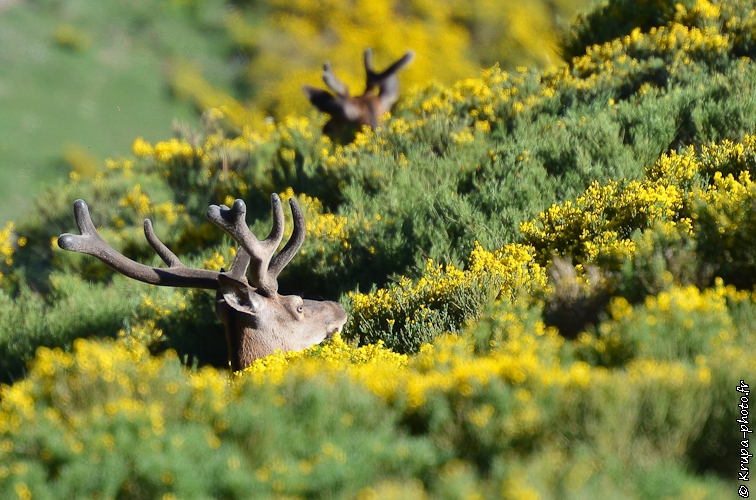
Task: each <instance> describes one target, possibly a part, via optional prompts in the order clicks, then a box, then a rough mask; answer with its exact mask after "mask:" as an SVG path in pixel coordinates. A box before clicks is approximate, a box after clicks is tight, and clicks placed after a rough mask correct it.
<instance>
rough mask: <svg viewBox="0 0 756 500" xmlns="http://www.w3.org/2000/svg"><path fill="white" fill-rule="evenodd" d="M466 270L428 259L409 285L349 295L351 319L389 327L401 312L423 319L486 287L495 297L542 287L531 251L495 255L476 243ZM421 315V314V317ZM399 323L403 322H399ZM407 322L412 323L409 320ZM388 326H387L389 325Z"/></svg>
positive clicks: (519, 248) (511, 249)
mask: <svg viewBox="0 0 756 500" xmlns="http://www.w3.org/2000/svg"><path fill="white" fill-rule="evenodd" d="M467 267H468V269H467V270H464V271H463V270H459V269H457V268H455V267H454V266H452V265H447V266H442V265H437V264H435V263H434V262H433V260H432V259H429V260H428V262H427V264H426V268H425V274H424V275H423V276H422V277H421V278H420V279H419V280H417V282H413V281H412V280H410V279H409V278H406V277H402V278H401V279H400V281H399V283H398V284H397V285H396V286H393V287H390V288H388V289H384V288H381V289H379V290H377V291H375V292H371V293H364V294H363V293H350V298H351V300H352V315H353V316H355V317H359V318H361V319H370V318H373V317H385V318H387V321H389V323H391V321H392V319H391V318H394V319H396V318H397V315H398V314H401V312H403V311H404V312H415V311H417V312H419V313H420V315H421V317H422V316H424V315H427V313H428V312H429V309H428V308H432V307H433V306H434V304H437V303H441V304H444V303H448V302H449V301H450V297H451V296H453V295H455V294H464V293H466V292H467V291H472V290H474V289H477V288H480V287H483V286H484V284H485V285H486V286H489V284H490V285H491V286H492V287H493V288H494V291H493V293H494V295H495V296H502V297H508V298H510V297H512V296H513V295H514V293H515V291H518V290H522V289H527V290H530V291H532V290H535V289H538V288H539V287H543V286H545V284H546V273H545V270H544V268H543V267H542V266H540V265H539V264H538V263H537V262H536V261H535V258H534V254H533V249H532V247H528V246H524V245H517V244H513V245H507V246H505V247H503V248H501V249H499V250H497V251H495V252H489V251H486V250H485V249H483V247H481V246H480V245H479V244H478V243H477V242H476V244H475V248H474V249H473V251H472V252H471V254H470V258H469V261H468V266H467ZM424 313H425V314H424ZM399 319H403V318H399ZM407 321H410V322H415V321H416V320H413V319H411V318H407ZM389 326H390V324H389Z"/></svg>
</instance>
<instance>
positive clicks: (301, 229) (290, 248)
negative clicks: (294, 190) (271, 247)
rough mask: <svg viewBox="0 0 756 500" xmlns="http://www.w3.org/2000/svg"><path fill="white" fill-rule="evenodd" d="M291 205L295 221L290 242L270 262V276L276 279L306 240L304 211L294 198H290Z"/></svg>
mask: <svg viewBox="0 0 756 500" xmlns="http://www.w3.org/2000/svg"><path fill="white" fill-rule="evenodd" d="M289 205H290V206H291V215H292V219H294V229H293V231H292V233H291V237H290V238H289V241H287V242H286V246H284V247H283V250H281V251H280V252H279V253H278V255H276V256H275V257H273V260H271V262H270V267H269V268H268V274H270V275H271V277H272V278H274V279H275V278H278V275H279V274H281V271H283V269H284V268H285V267H286V266H287V265H288V264H289V262H291V259H293V258H294V256H295V255H296V254H297V252H298V251H299V248H300V247H301V246H302V243H304V239H305V232H306V231H305V229H306V222H305V216H304V214H303V213H302V209H301V208H300V207H299V202H298V201H297V199H296V198H294V197H293V196H292V197H291V198H289Z"/></svg>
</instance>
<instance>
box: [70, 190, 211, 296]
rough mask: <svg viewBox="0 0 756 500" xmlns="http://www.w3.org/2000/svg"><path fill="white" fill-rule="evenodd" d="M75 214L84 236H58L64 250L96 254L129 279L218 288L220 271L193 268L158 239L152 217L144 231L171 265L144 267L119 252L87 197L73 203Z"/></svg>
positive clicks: (95, 255) (165, 260)
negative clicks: (102, 229)
mask: <svg viewBox="0 0 756 500" xmlns="http://www.w3.org/2000/svg"><path fill="white" fill-rule="evenodd" d="M74 217H75V218H76V225H77V227H78V228H79V232H80V233H81V235H76V234H70V233H64V234H61V235H60V237H59V238H58V246H59V247H60V248H62V249H64V250H70V251H72V252H79V253H85V254H88V255H91V256H93V257H97V258H98V259H100V260H101V261H102V262H104V263H105V264H107V265H109V266H110V267H112V268H113V269H114V270H116V271H117V272H119V273H121V274H123V275H124V276H127V277H129V278H132V279H135V280H137V281H141V282H143V283H149V284H152V285H160V286H174V287H189V288H206V289H210V290H217V289H218V274H219V273H218V272H215V271H208V270H205V269H190V268H188V267H186V266H185V265H184V264H182V263H181V262H180V261H179V259H178V257H177V256H176V255H175V254H174V253H173V252H171V251H170V250H168V248H167V247H166V246H165V245H164V244H163V243H162V242H161V241H160V240H159V239H158V238H157V236H156V235H155V232H154V231H153V229H152V222H150V220H149V219H147V220H145V222H144V233H145V237H146V238H147V241H148V242H149V243H150V246H152V248H153V249H154V250H155V251H156V252H157V253H158V255H160V258H161V259H163V261H164V262H165V263H166V264H168V265H169V266H170V267H168V268H158V267H150V266H145V265H144V264H140V263H139V262H136V261H133V260H131V259H129V258H128V257H126V256H124V255H122V254H120V253H118V252H117V251H116V250H115V249H113V247H111V246H110V245H108V244H107V243H106V242H105V240H103V239H102V237H101V236H100V234H99V233H98V232H97V228H95V226H94V224H93V223H92V217H91V216H90V215H89V207H88V206H87V204H86V202H85V201H84V200H76V202H75V203H74Z"/></svg>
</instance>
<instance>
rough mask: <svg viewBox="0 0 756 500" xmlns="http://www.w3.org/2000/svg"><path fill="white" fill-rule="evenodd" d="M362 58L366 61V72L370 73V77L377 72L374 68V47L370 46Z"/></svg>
mask: <svg viewBox="0 0 756 500" xmlns="http://www.w3.org/2000/svg"><path fill="white" fill-rule="evenodd" d="M362 60H363V61H364V62H365V73H367V75H368V79H370V76H371V75H374V74H375V70H374V69H373V49H372V48H370V47H368V48H367V49H365V52H363V53H362Z"/></svg>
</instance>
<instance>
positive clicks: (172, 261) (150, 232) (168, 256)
mask: <svg viewBox="0 0 756 500" xmlns="http://www.w3.org/2000/svg"><path fill="white" fill-rule="evenodd" d="M144 237H145V238H147V243H149V244H150V246H151V247H152V249H153V250H155V253H156V254H158V255H159V256H160V258H161V259H163V262H165V263H166V264H167V265H168V266H170V267H186V266H185V265H184V263H183V262H181V260H179V258H178V256H176V254H175V253H173V252H171V251H170V249H169V248H168V247H167V246H165V244H164V243H163V242H162V241H160V239H158V237H157V235H156V234H155V230H154V229H153V228H152V221H151V220H150V219H144Z"/></svg>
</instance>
